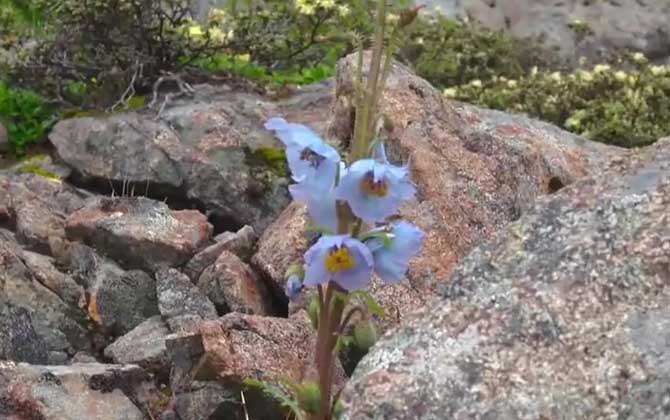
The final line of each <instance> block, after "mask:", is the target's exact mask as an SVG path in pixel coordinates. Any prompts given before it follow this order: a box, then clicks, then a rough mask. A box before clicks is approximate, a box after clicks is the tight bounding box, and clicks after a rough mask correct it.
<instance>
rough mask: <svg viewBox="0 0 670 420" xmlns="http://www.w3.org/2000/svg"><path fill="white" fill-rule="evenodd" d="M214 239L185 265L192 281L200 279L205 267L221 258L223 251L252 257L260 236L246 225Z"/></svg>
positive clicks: (185, 269)
mask: <svg viewBox="0 0 670 420" xmlns="http://www.w3.org/2000/svg"><path fill="white" fill-rule="evenodd" d="M214 240H215V241H216V243H215V244H213V245H210V246H208V247H207V248H205V249H203V250H202V251H200V252H198V253H197V254H196V255H195V256H194V257H193V258H191V260H190V261H189V262H188V263H187V264H186V265H185V266H184V274H186V275H187V276H188V277H189V278H190V279H191V281H193V282H196V281H198V278H200V274H202V272H203V271H204V270H205V268H207V267H209V266H210V265H212V264H214V261H216V259H217V258H219V255H221V253H222V252H223V251H229V252H232V253H233V254H235V255H237V256H238V257H240V258H248V257H250V256H251V253H252V250H253V247H254V244H255V243H256V240H258V237H257V236H256V231H254V228H252V227H251V226H245V227H243V228H242V229H240V230H239V231H237V232H223V233H221V234H220V235H217V236H216V237H215V238H214Z"/></svg>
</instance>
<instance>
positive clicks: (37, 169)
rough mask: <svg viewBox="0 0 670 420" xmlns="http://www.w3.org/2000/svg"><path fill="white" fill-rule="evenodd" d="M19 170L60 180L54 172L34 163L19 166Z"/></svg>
mask: <svg viewBox="0 0 670 420" xmlns="http://www.w3.org/2000/svg"><path fill="white" fill-rule="evenodd" d="M18 170H19V172H24V173H31V174H35V175H39V176H41V177H43V178H47V179H51V180H54V181H60V177H59V176H58V175H56V174H55V173H53V172H51V171H48V170H46V169H44V168H43V167H41V166H40V165H38V164H36V163H26V164H24V165H21V166H20V167H19V169H18Z"/></svg>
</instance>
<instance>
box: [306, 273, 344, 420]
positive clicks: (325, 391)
mask: <svg viewBox="0 0 670 420" xmlns="http://www.w3.org/2000/svg"><path fill="white" fill-rule="evenodd" d="M341 291H342V290H341V289H340V287H339V286H337V285H336V284H335V283H332V282H331V283H329V284H328V286H326V293H325V296H324V301H323V303H322V309H321V316H320V319H319V330H318V333H317V343H316V369H317V373H318V375H319V388H320V390H321V404H320V409H319V412H318V413H317V414H315V415H313V416H312V420H330V419H331V418H332V413H331V407H332V406H333V401H332V398H331V394H332V385H333V372H334V364H335V356H336V354H335V351H334V350H335V345H336V344H337V339H338V334H337V331H338V330H339V326H340V322H341V320H342V312H343V310H344V301H343V300H342V299H336V298H334V296H335V293H336V292H341Z"/></svg>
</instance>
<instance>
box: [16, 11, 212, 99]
mask: <svg viewBox="0 0 670 420" xmlns="http://www.w3.org/2000/svg"><path fill="white" fill-rule="evenodd" d="M38 1H39V2H41V3H40V4H41V5H43V7H44V8H45V9H46V15H48V16H49V20H48V24H47V27H46V29H45V31H44V32H45V33H44V34H43V37H41V39H40V40H39V42H40V45H39V46H38V47H37V48H36V49H35V50H34V51H32V53H31V54H30V55H29V56H28V57H26V58H25V61H24V62H23V63H22V64H21V65H19V66H18V67H17V68H15V69H14V71H13V75H14V77H15V78H16V79H17V81H18V82H22V83H26V84H28V85H30V86H33V87H36V88H38V89H39V90H41V91H43V92H45V93H48V94H49V95H50V96H54V97H58V98H60V99H63V100H65V101H70V100H72V99H73V97H77V96H81V95H77V93H80V92H82V91H85V92H86V95H84V97H83V98H82V99H84V100H85V101H86V102H87V103H85V104H83V105H84V106H99V107H104V106H108V105H110V104H111V103H113V102H115V101H116V100H117V99H118V98H119V97H120V96H121V94H122V93H123V92H124V91H125V90H126V89H127V88H128V86H131V85H132V89H137V90H138V91H146V90H149V89H150V88H151V86H152V84H153V82H154V81H155V80H156V79H157V78H158V77H159V76H160V75H162V74H164V73H166V72H171V71H177V70H179V69H180V68H181V67H182V66H183V65H185V64H187V63H184V62H183V61H181V60H179V58H180V57H184V56H188V57H191V58H192V59H196V58H199V57H202V56H206V55H207V54H210V53H211V52H212V51H214V50H216V48H218V45H215V43H214V42H213V40H212V38H211V36H209V32H206V33H205V34H194V33H192V32H191V31H190V30H189V27H190V25H191V24H192V22H191V20H190V18H189V14H190V9H189V3H190V2H189V0H88V1H85V2H82V1H80V0H60V1H58V2H51V1H50V0H38Z"/></svg>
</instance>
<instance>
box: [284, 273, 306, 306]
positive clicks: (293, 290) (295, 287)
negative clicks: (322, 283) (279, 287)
mask: <svg viewBox="0 0 670 420" xmlns="http://www.w3.org/2000/svg"><path fill="white" fill-rule="evenodd" d="M301 290H302V282H301V281H300V278H299V277H298V275H297V274H292V275H290V276H289V277H288V279H287V280H286V286H285V287H284V293H286V296H287V297H288V298H289V300H293V299H295V298H296V297H298V295H299V294H300V291H301Z"/></svg>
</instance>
